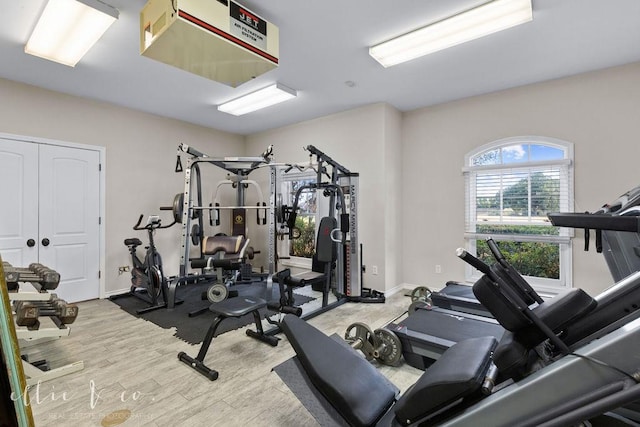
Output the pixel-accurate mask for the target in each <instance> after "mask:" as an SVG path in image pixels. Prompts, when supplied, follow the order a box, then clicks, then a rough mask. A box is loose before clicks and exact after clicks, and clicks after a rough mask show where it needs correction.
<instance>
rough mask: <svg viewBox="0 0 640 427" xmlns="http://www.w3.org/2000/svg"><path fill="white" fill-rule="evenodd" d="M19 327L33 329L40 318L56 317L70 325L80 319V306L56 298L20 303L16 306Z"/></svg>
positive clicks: (64, 323)
mask: <svg viewBox="0 0 640 427" xmlns="http://www.w3.org/2000/svg"><path fill="white" fill-rule="evenodd" d="M15 311H16V323H17V324H18V326H27V327H32V326H34V325H35V324H36V323H37V322H38V317H40V316H48V317H56V318H58V319H59V320H60V323H61V324H63V325H70V324H71V323H73V322H74V321H75V320H76V318H77V317H78V306H77V305H76V304H69V303H67V302H66V301H65V300H62V299H59V298H55V299H53V300H51V301H18V302H17V303H16V305H15Z"/></svg>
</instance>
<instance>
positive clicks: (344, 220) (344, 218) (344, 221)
mask: <svg viewBox="0 0 640 427" xmlns="http://www.w3.org/2000/svg"><path fill="white" fill-rule="evenodd" d="M340 231H342V232H343V233H345V234H346V233H348V232H349V214H348V213H343V214H340Z"/></svg>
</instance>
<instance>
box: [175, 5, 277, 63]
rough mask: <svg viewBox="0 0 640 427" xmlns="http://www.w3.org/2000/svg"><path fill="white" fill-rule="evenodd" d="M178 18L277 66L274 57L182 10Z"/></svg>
mask: <svg viewBox="0 0 640 427" xmlns="http://www.w3.org/2000/svg"><path fill="white" fill-rule="evenodd" d="M178 16H179V17H181V18H184V19H186V20H187V21H189V22H191V23H193V24H195V25H197V26H198V27H201V28H204V29H205V30H207V31H211V32H212V33H214V34H217V35H219V36H220V37H224V38H225V39H227V40H229V41H231V42H233V43H235V44H237V45H240V46H242V47H244V48H246V49H249V50H250V51H252V52H253V53H257V54H258V55H260V56H262V57H263V58H265V59H268V60H269V61H271V62H273V63H275V64H277V63H278V58H276V57H275V56H272V55H269V54H268V53H266V52H264V51H262V50H260V49H258V48H257V47H255V46H251V45H250V44H249V43H245V42H243V41H242V40H240V39H239V38H236V37H234V36H232V35H231V34H228V33H225V32H224V31H222V30H220V29H219V28H216V27H214V26H213V25H211V24H207V23H206V22H204V21H203V20H201V19H198V18H196V17H195V16H193V15H189V14H188V13H187V12H185V11H183V10H179V11H178Z"/></svg>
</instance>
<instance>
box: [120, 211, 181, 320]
mask: <svg viewBox="0 0 640 427" xmlns="http://www.w3.org/2000/svg"><path fill="white" fill-rule="evenodd" d="M169 209H171V208H164V207H162V208H160V210H169ZM142 218H144V215H140V217H139V218H138V222H137V223H136V225H134V226H133V229H134V230H138V231H140V230H146V231H147V234H148V236H149V246H146V247H145V249H146V250H147V251H146V253H145V256H144V259H142V260H141V259H140V257H139V256H138V253H137V248H138V246H140V245H142V241H141V240H140V239H138V238H137V237H132V238H128V239H125V240H124V244H125V246H127V248H129V253H130V254H131V263H132V264H133V268H132V270H131V289H130V290H129V292H127V293H125V294H120V295H114V296H112V297H111V298H110V299H111V300H113V299H116V298H121V297H125V296H134V297H136V298H138V299H140V300H142V301H144V302H146V303H147V304H148V305H149V306H148V307H146V308H141V309H138V310H136V313H137V314H144V313H148V312H150V311H153V310H157V309H160V308H166V307H167V295H168V290H167V278H166V277H165V275H164V272H163V270H162V257H161V256H160V253H159V252H158V250H157V248H156V245H155V242H154V240H153V234H154V232H155V230H159V229H164V228H169V227H171V226H173V225H174V224H175V223H176V221H175V219H174V221H173V222H172V223H171V224H169V225H164V226H163V225H162V224H161V220H160V217H159V216H157V215H150V216H149V217H148V218H147V224H146V225H144V226H141V225H140V224H141V223H142ZM181 302H182V301H176V304H179V303H181Z"/></svg>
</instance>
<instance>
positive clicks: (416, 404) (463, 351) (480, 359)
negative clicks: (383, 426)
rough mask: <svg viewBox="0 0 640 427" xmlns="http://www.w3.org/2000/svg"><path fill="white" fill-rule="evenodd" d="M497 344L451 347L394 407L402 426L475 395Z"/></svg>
mask: <svg viewBox="0 0 640 427" xmlns="http://www.w3.org/2000/svg"><path fill="white" fill-rule="evenodd" d="M496 344H497V340H496V339H495V338H494V337H481V338H471V339H468V340H465V341H461V342H459V343H456V344H454V345H453V346H451V347H450V348H449V349H448V350H447V351H446V352H444V353H443V354H442V356H440V358H439V359H438V360H436V361H435V363H434V364H433V365H431V366H430V367H429V369H427V370H426V371H425V372H424V374H422V376H421V377H420V378H419V379H418V381H417V382H416V383H415V384H414V386H413V387H412V388H411V389H410V390H409V391H407V392H406V393H405V394H403V395H402V397H401V398H400V399H399V400H398V403H396V405H395V406H394V408H393V409H394V411H395V414H396V420H397V421H398V422H399V423H400V424H402V425H408V424H410V423H412V422H416V421H418V420H420V419H421V418H424V417H425V416H427V415H429V414H430V413H432V412H434V411H436V410H438V409H440V408H443V407H445V406H447V405H450V404H452V403H454V402H455V401H457V400H459V399H461V398H463V397H466V396H469V395H470V394H472V393H475V392H477V391H478V390H479V389H480V386H481V385H482V382H483V381H484V378H485V374H486V372H487V369H488V368H489V364H490V363H491V353H492V351H493V349H494V348H495V346H496Z"/></svg>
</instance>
